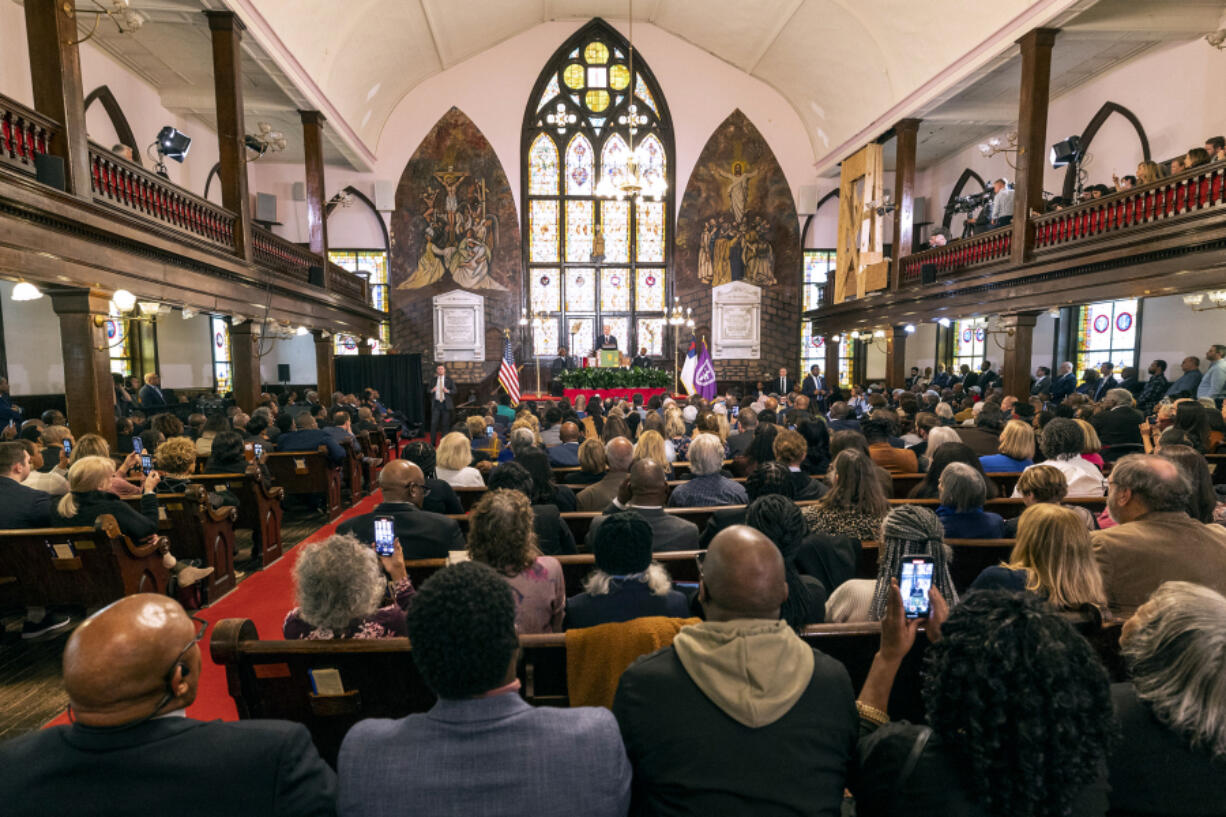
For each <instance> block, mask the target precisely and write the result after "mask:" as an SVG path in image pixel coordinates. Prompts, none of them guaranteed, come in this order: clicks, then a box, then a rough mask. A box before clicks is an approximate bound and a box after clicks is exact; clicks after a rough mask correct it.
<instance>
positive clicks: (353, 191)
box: [324, 185, 392, 254]
mask: <svg viewBox="0 0 1226 817" xmlns="http://www.w3.org/2000/svg"><path fill="white" fill-rule="evenodd" d="M341 192H343V193H348V194H349V195H351V196H353V197H354V198H355V199H357V200H358V201H359V202H361V203H362V205H363V206H364V207H366V209H368V210H370V214H371V215H372V216H374V219H375V221H377V222H378V223H379V231H380V232H382V233H383V249H385V250H387V251H388V253H389V254H390V253H391V251H392V241H391V237H390V236H389V235H388V234H387V222H385V221H384V220H383V217H382V216H380V215H379V211H378V210H377V209H375V203H374V202H373V201H371V200H370V198H369V197H368V196H367V195H366V194H365V193H363V192H362V191H361V190H358V189H357V188H356V187H354V186H353V185H349V186H348V187H346V188H345V189H344V190H343V191H341ZM336 204H337V203H336V201H335V200H331V201H329V202H328V203H327V204H326V205H325V206H324V215H325V218H326V217H327V216H330V215H332V211H333V210H335V209H336Z"/></svg>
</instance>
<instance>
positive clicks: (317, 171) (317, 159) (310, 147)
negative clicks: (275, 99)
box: [298, 111, 328, 285]
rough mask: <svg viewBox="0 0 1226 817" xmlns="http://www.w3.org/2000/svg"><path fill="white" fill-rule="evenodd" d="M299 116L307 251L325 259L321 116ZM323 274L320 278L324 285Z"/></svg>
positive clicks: (307, 113) (311, 113)
mask: <svg viewBox="0 0 1226 817" xmlns="http://www.w3.org/2000/svg"><path fill="white" fill-rule="evenodd" d="M298 115H299V116H301V117H302V152H303V154H305V156H306V205H307V241H308V243H309V244H310V248H311V252H313V253H318V254H319V255H320V256H322V257H323V258H324V260H325V262H326V260H327V258H328V213H327V211H326V210H325V209H324V201H325V196H326V195H327V194H326V193H325V192H324V190H325V189H326V188H325V185H324V121H325V120H324V115H323V114H321V113H320V112H319V111H299V112H298ZM327 280H328V277H327V275H325V276H324V283H325V285H326V283H327Z"/></svg>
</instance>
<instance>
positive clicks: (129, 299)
mask: <svg viewBox="0 0 1226 817" xmlns="http://www.w3.org/2000/svg"><path fill="white" fill-rule="evenodd" d="M111 303H113V304H115V308H116V309H118V310H119V311H120V312H121V313H127V312H131V311H132V308H133V307H135V306H136V296H135V295H133V294H132V293H131V292H129V291H128V290H126V289H117V290H115V294H114V295H112V296H111Z"/></svg>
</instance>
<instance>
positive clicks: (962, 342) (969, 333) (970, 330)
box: [953, 318, 999, 372]
mask: <svg viewBox="0 0 1226 817" xmlns="http://www.w3.org/2000/svg"><path fill="white" fill-rule="evenodd" d="M987 327H988V321H987V318H971V319H970V320H965V321H954V326H953V330H954V332H953V335H954V344H953V346H954V371H955V372H956V371H959V370H960V369H961V367H962V364H963V363H965V364H966V365H967V366H969V367H970V369H971V371H972V372H977V371H979V365H980V364H981V363H983V357H984V353H985V352H986V350H987V340H988V328H987ZM997 368H999V367H997Z"/></svg>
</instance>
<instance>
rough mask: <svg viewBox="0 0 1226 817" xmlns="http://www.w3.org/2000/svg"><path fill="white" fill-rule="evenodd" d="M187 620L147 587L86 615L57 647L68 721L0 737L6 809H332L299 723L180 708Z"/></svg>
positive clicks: (188, 670)
mask: <svg viewBox="0 0 1226 817" xmlns="http://www.w3.org/2000/svg"><path fill="white" fill-rule="evenodd" d="M197 627H198V625H197V624H196V622H194V621H193V620H192V619H190V618H188V616H187V614H186V613H185V612H183V608H182V607H180V606H179V604H178V602H176V601H174V600H173V599H170V598H167V597H166V596H160V595H153V594H140V595H135V596H127V597H126V598H123V599H121V600H119V601H117V602H115V603H114V604H112V605H111V606H109V607H106V608H104V609H103V610H101V611H99V612H98V613H96V614H94V615H93V616H91V617H90V618H88V619H86V620H85V621H84V622H83V623H82V624H81V626H80V627H78V628H77V630H76V632H74V633H73V634H72V636H71V637H70V638H69V639H68V645H67V647H66V648H65V650H64V689H65V691H66V692H67V693H68V701H69V705H70V706H71V708H72V710H71V714H72V716H73V719H74V721H75V723H74V724H72V725H71V726H57V727H55V728H52V729H43V730H41V731H38V732H35V733H33V734H30V735H26V736H24V737H21V738H17V739H16V740H10V741H6V742H4V743H0V769H3V770H4V771H3V773H0V803H3V804H4V807H3V810H4V813H5V814H6V815H9V817H25V815H31V816H32V815H47V814H64V815H73V817H95V815H96V816H97V817H103V815H142V814H173V815H175V817H196V815H199V816H200V817H211V816H212V815H220V814H225V815H228V816H229V817H234V815H253V817H273V816H274V815H286V817H289V815H331V814H334V813H335V797H336V776H335V775H334V774H333V772H332V770H331V769H330V768H328V766H327V764H325V763H324V762H323V760H322V759H321V758H320V757H319V753H318V752H317V751H316V750H315V746H314V745H313V744H312V743H311V736H310V734H309V733H308V732H307V730H306V728H305V727H303V726H301V725H299V724H291V723H286V722H284V721H271V720H269V721H259V720H255V721H241V722H238V723H223V722H221V721H211V722H205V721H198V720H193V719H191V718H188V717H186V716H185V715H184V709H185V708H186V707H187V706H188V705H189V704H191V703H192V701H194V700H195V698H196V688H197V685H198V684H199V681H200V671H201V665H202V663H203V660H202V658H201V655H200V647H199V644H198V641H197ZM217 671H220V670H217Z"/></svg>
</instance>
